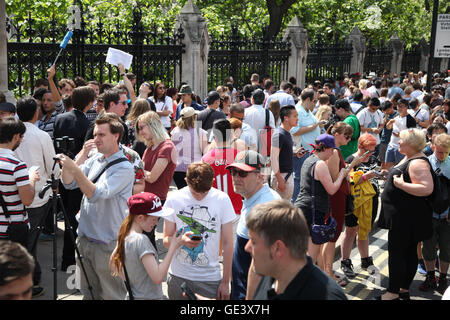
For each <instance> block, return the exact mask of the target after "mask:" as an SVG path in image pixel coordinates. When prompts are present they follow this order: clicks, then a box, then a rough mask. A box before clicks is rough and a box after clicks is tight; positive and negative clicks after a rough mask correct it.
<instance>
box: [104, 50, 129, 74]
mask: <svg viewBox="0 0 450 320" xmlns="http://www.w3.org/2000/svg"><path fill="white" fill-rule="evenodd" d="M132 61H133V56H132V55H131V54H129V53H126V52H124V51H121V50H118V49H114V48H109V49H108V54H107V55H106V62H108V63H109V64H112V65H114V66H118V65H119V63H121V64H123V65H124V67H125V69H127V70H128V69H130V67H131V62H132Z"/></svg>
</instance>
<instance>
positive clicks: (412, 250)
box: [387, 230, 418, 293]
mask: <svg viewBox="0 0 450 320" xmlns="http://www.w3.org/2000/svg"><path fill="white" fill-rule="evenodd" d="M417 244H418V242H417V241H414V240H413V238H412V235H410V234H409V235H408V234H405V233H403V232H401V233H399V232H398V231H392V230H389V234H388V253H389V258H388V265H389V287H388V289H387V291H389V292H391V293H399V291H400V288H402V289H406V290H409V287H410V286H411V283H412V282H413V280H414V276H415V275H416V272H417V263H418V258H417Z"/></svg>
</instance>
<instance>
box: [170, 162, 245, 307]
mask: <svg viewBox="0 0 450 320" xmlns="http://www.w3.org/2000/svg"><path fill="white" fill-rule="evenodd" d="M213 179H214V170H213V168H212V167H211V166H210V165H209V164H208V163H203V162H194V163H191V164H190V165H189V166H188V169H187V172H186V182H187V187H184V188H182V189H181V190H177V191H175V192H173V193H171V194H169V196H168V197H167V200H166V202H165V204H164V208H166V209H168V208H170V209H172V210H173V214H172V215H170V216H167V217H166V218H165V220H164V231H163V234H164V239H163V244H164V246H165V247H166V248H170V247H171V246H172V242H173V241H176V240H175V239H176V232H177V230H180V228H181V227H184V229H183V231H182V232H183V233H185V235H184V236H183V246H182V247H181V248H179V249H177V250H176V252H175V256H174V259H173V260H172V262H171V264H170V267H169V275H168V277H167V293H168V295H169V299H171V300H186V297H185V296H183V292H182V290H181V284H182V283H183V282H186V284H187V285H188V286H189V287H191V288H192V290H193V291H195V292H197V293H199V294H200V295H202V296H205V297H208V298H217V299H219V300H228V299H230V280H231V260H232V255H233V236H232V222H233V220H234V219H235V217H236V215H235V212H234V209H233V205H232V203H231V200H230V197H229V196H228V194H226V193H224V192H222V191H220V190H218V189H215V188H212V185H213ZM188 232H189V233H188ZM188 236H189V237H190V239H187V237H188ZM221 238H222V246H223V254H222V255H223V274H222V273H221V268H220V264H219V245H220V239H221Z"/></svg>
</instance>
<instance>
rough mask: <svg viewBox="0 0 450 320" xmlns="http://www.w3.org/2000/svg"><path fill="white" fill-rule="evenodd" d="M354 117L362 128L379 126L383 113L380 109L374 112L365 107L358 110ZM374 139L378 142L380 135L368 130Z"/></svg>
mask: <svg viewBox="0 0 450 320" xmlns="http://www.w3.org/2000/svg"><path fill="white" fill-rule="evenodd" d="M356 117H357V118H358V120H359V124H360V125H361V127H364V128H379V126H380V124H381V123H382V122H383V119H384V115H383V113H382V112H381V111H380V110H377V111H375V112H374V113H372V112H370V111H369V109H368V108H365V109H363V110H361V112H359V113H358V114H357V115H356ZM369 133H370V134H371V135H372V136H373V137H374V138H375V139H377V144H379V143H380V135H379V134H377V133H373V132H369Z"/></svg>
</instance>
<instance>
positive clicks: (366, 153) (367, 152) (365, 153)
mask: <svg viewBox="0 0 450 320" xmlns="http://www.w3.org/2000/svg"><path fill="white" fill-rule="evenodd" d="M369 152H370V150H367V151H366V152H364V153H363V155H362V156H361V158H362V157H364V156H365V155H368V154H369Z"/></svg>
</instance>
